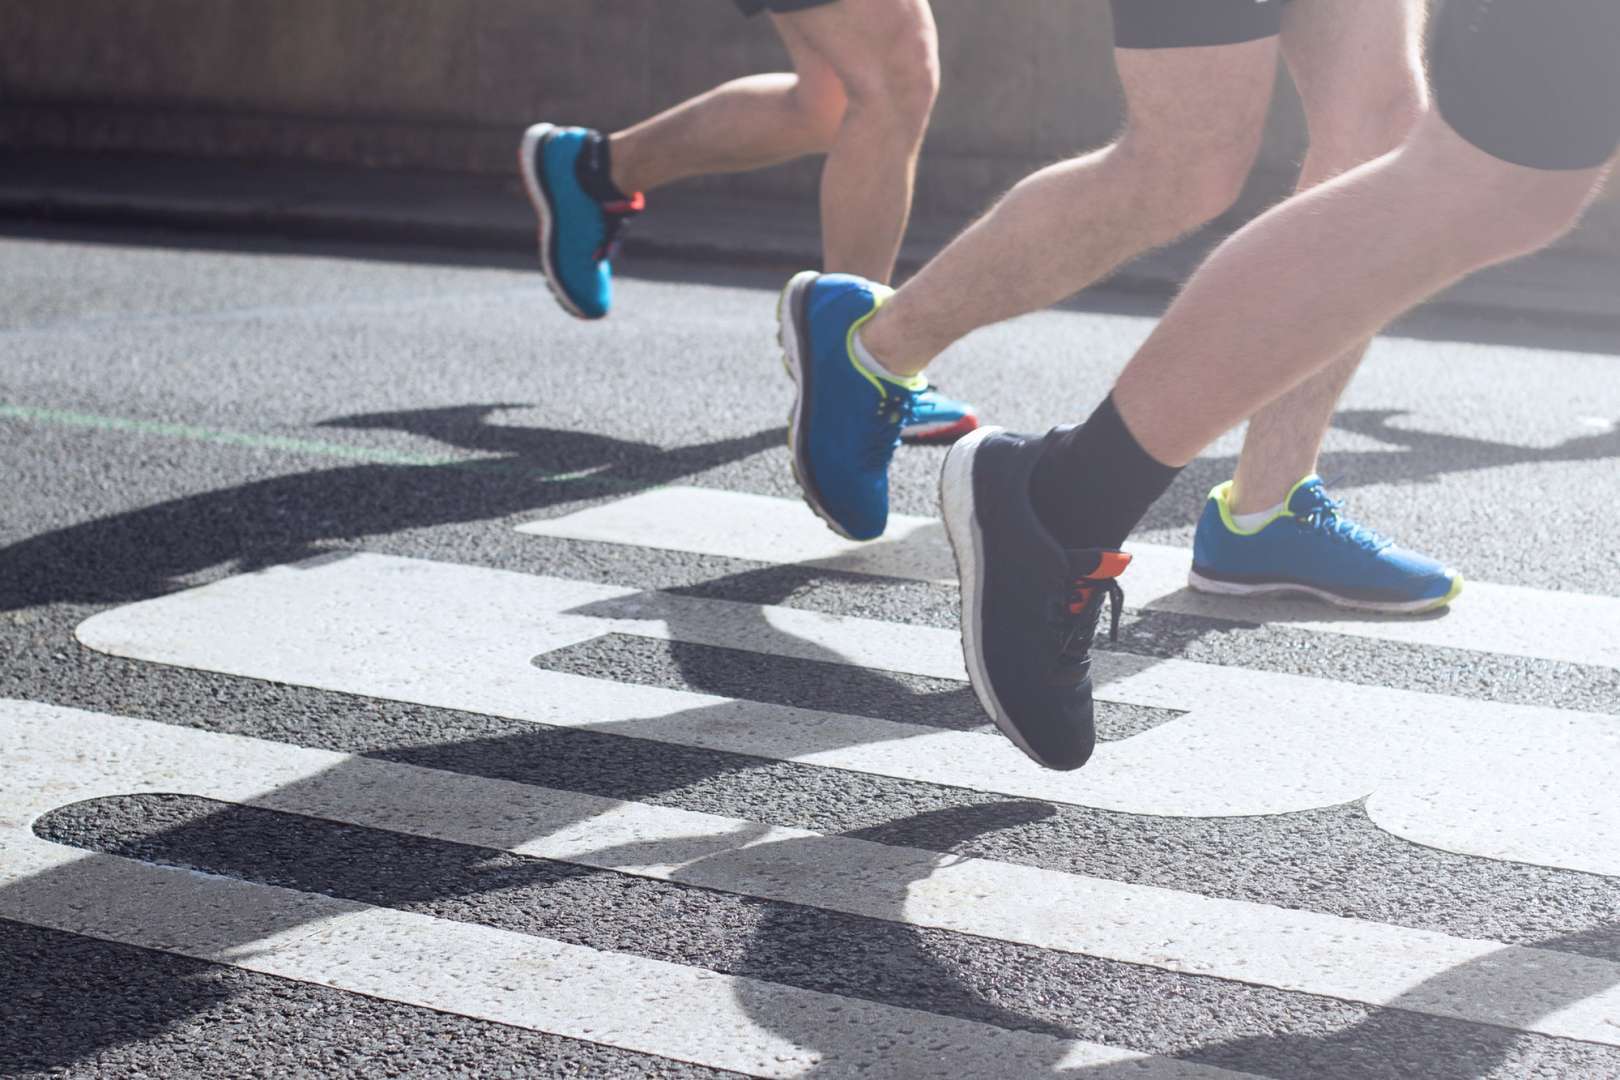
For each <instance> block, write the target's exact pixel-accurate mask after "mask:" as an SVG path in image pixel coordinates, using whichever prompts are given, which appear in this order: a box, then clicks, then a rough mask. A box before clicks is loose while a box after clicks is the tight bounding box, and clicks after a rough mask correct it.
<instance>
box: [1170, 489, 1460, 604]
mask: <svg viewBox="0 0 1620 1080" xmlns="http://www.w3.org/2000/svg"><path fill="white" fill-rule="evenodd" d="M1231 491H1232V484H1231V482H1230V481H1228V482H1227V483H1224V484H1222V485H1220V486H1219V487H1217V488H1215V489H1214V490H1213V491H1211V492H1210V493H1209V502H1208V503H1206V504H1205V506H1204V514H1203V517H1202V518H1200V519H1199V522H1198V534H1197V536H1196V537H1195V539H1194V540H1193V568H1192V574H1191V576H1190V578H1189V579H1188V584H1189V585H1191V586H1192V588H1193V589H1195V590H1197V591H1198V592H1203V593H1214V594H1217V595H1221V596H1267V595H1272V594H1279V593H1294V594H1299V595H1304V596H1312V597H1316V598H1317V599H1319V600H1325V601H1326V602H1328V603H1330V604H1334V605H1337V606H1339V607H1344V608H1353V609H1356V610H1359V611H1380V612H1389V613H1405V614H1417V613H1421V612H1425V611H1433V610H1435V609H1437V608H1442V607H1445V606H1446V605H1447V604H1449V603H1451V602H1452V601H1453V600H1455V599H1456V598H1457V596H1458V594H1459V593H1461V592H1462V589H1463V579H1462V575H1461V574H1459V573H1457V572H1456V571H1455V570H1452V569H1451V568H1449V567H1447V566H1445V565H1444V564H1443V563H1439V562H1436V561H1435V560H1433V559H1431V558H1429V557H1427V556H1425V555H1419V554H1418V553H1417V552H1414V551H1408V550H1407V549H1405V548H1403V547H1400V546H1398V545H1397V544H1396V543H1395V542H1394V541H1393V540H1390V539H1389V538H1388V537H1385V536H1381V535H1380V534H1378V533H1376V532H1374V531H1372V530H1371V529H1368V528H1365V527H1363V526H1361V525H1358V524H1356V523H1355V522H1354V521H1351V520H1350V519H1349V518H1348V517H1346V516H1345V515H1344V507H1343V504H1342V503H1340V502H1338V501H1337V500H1335V499H1332V498H1330V497H1329V496H1328V493H1327V490H1326V489H1325V488H1324V487H1323V485H1322V479H1321V477H1318V476H1307V477H1306V478H1305V479H1303V480H1301V481H1300V482H1299V483H1298V484H1295V485H1294V488H1293V490H1292V491H1290V492H1289V493H1288V499H1287V501H1286V502H1285V503H1284V508H1283V510H1282V511H1281V512H1279V513H1278V514H1277V515H1276V516H1274V517H1273V518H1272V519H1271V520H1269V521H1267V522H1266V523H1265V524H1263V525H1261V526H1260V527H1259V528H1257V529H1250V530H1247V531H1245V530H1243V529H1240V528H1239V527H1238V526H1237V524H1236V522H1234V521H1233V520H1232V510H1231V507H1230V505H1229V500H1230V498H1231Z"/></svg>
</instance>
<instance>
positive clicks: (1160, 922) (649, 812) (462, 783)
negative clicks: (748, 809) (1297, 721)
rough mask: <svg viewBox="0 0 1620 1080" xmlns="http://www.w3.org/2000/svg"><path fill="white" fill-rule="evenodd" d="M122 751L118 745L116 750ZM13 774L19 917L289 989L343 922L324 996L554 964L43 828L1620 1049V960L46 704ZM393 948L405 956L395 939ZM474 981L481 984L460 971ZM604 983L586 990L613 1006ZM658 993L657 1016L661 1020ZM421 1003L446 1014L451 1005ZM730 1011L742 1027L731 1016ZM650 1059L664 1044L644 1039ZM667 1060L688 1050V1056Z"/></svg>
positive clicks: (12, 720) (513, 946) (3, 794)
mask: <svg viewBox="0 0 1620 1080" xmlns="http://www.w3.org/2000/svg"><path fill="white" fill-rule="evenodd" d="M109 747H116V748H117V749H116V752H112V753H109V752H108V748H109ZM0 761H4V762H5V763H6V766H5V770H6V779H7V781H8V782H7V783H6V784H5V786H4V788H3V789H0V847H3V848H4V850H5V851H6V859H5V860H4V862H3V863H0V866H3V867H4V869H3V870H0V915H4V916H6V917H9V918H16V919H20V920H22V921H25V922H33V923H36V924H38V925H44V926H52V927H55V928H57V929H63V930H68V931H70V932H74V933H83V934H89V935H90V936H94V937H108V938H110V939H112V940H119V941H128V942H129V943H131V944H139V945H149V946H151V947H156V948H165V949H170V950H174V951H181V952H186V953H187V954H188V955H200V956H203V957H204V958H207V959H222V960H224V961H225V962H230V963H237V962H238V959H239V958H240V957H243V956H257V957H260V958H261V959H262V958H263V957H264V955H265V954H266V952H267V951H268V952H269V953H270V954H271V955H272V957H273V958H272V960H271V961H270V966H268V967H258V968H255V970H265V971H269V972H270V973H272V974H288V972H287V971H286V969H285V968H284V967H283V966H281V961H280V960H279V959H276V958H274V954H275V952H276V951H277V948H278V947H280V944H281V943H286V944H290V945H297V944H299V943H307V942H309V941H310V940H311V938H312V937H315V936H317V931H316V929H315V927H316V926H318V925H320V924H322V923H323V922H325V921H326V920H330V919H338V920H340V921H345V920H347V921H348V922H354V923H357V924H358V925H357V926H356V927H355V928H354V929H353V930H352V932H353V933H355V934H357V935H358V938H357V939H355V940H344V938H345V935H346V934H347V933H349V932H351V931H349V930H345V931H344V933H334V932H331V931H329V930H328V931H322V932H320V935H321V936H319V946H318V947H317V948H311V949H307V950H305V951H304V953H303V954H302V960H301V963H302V964H303V965H304V966H302V967H300V968H299V969H298V973H296V974H290V975H289V977H293V978H304V979H307V980H308V981H322V982H325V980H326V978H327V977H328V976H329V974H330V972H331V971H332V970H333V969H336V968H343V969H344V970H348V969H347V968H346V967H345V965H346V964H347V963H348V961H349V958H351V957H352V956H353V955H354V954H356V953H357V952H363V951H364V949H365V948H372V947H375V946H376V943H377V940H378V938H377V935H378V934H393V933H395V932H398V933H401V934H405V935H408V936H409V937H410V939H411V940H412V942H414V943H415V944H414V945H413V948H414V949H420V950H421V951H420V952H419V953H418V954H417V955H418V956H420V957H423V958H425V957H429V956H438V957H443V956H454V955H456V953H455V952H454V949H456V948H468V947H470V948H472V949H473V950H474V955H476V956H478V957H487V958H488V961H489V963H490V965H491V967H492V968H493V970H494V972H495V973H496V974H495V975H493V976H492V977H493V978H497V979H498V978H503V977H505V971H506V970H507V969H506V968H503V965H504V964H508V963H509V962H515V961H513V960H512V958H513V957H515V956H520V955H525V954H527V953H529V952H532V950H526V949H525V948H523V947H521V944H520V943H521V942H522V941H525V940H533V939H527V938H524V937H523V936H522V935H506V934H502V933H499V932H497V931H492V930H490V931H486V930H477V931H475V932H472V933H473V940H471V941H466V940H465V939H464V937H462V936H460V935H463V934H464V932H463V931H462V930H458V929H454V927H455V926H456V924H450V923H440V922H436V921H434V920H431V919H423V918H421V917H418V916H400V917H399V918H397V919H396V918H395V917H394V915H393V914H388V915H381V914H377V913H376V912H375V909H370V908H366V907H364V906H363V905H359V904H354V903H349V902H343V901H333V900H325V899H322V898H317V897H311V896H307V895H304V894H298V893H290V892H286V891H284V890H266V889H262V888H259V887H256V886H249V885H245V884H242V883H237V882H229V881H226V880H225V879H221V878H217V877H211V876H199V875H181V876H180V877H178V878H177V877H176V876H174V875H172V874H170V873H169V872H166V871H158V870H156V869H155V868H151V867H143V866H140V865H139V864H134V863H130V862H127V861H125V860H121V859H112V858H109V857H105V856H85V855H83V854H82V853H77V852H73V851H72V849H65V848H61V847H58V846H56V845H53V844H49V843H46V842H45V841H42V840H38V839H37V838H35V837H34V836H33V834H32V833H31V832H29V831H28V827H29V825H30V823H31V822H33V821H34V820H36V819H37V818H38V817H40V816H41V815H43V814H45V813H47V812H49V811H50V810H51V809H53V808H55V807H57V806H61V805H64V804H67V803H72V802H78V801H83V800H87V799H95V798H105V797H109V796H113V795H127V794H142V793H150V792H164V793H177V794H186V795H194V796H197V797H200V798H207V799H214V800H218V801H223V802H230V803H238V804H250V805H253V806H257V807H262V808H266V809H272V810H279V811H285V812H288V813H298V814H304V815H307V816H313V817H319V818H323V819H327V820H332V821H337V822H341V823H344V824H350V825H357V826H362V827H367V828H375V829H384V830H388V831H392V832H399V833H405V834H409V835H415V836H422V837H427V838H431V839H435V840H442V841H447V842H451V843H464V844H473V845H477V846H481V847H487V848H495V849H500V850H506V851H512V852H516V853H519V854H523V855H531V856H535V857H539V858H548V859H555V860H561V861H566V862H571V863H577V864H581V865H585V866H592V867H599V868H604V869H614V870H620V871H623V872H627V873H632V874H636V875H639V876H643V877H650V878H655V879H659V880H668V881H676V882H681V883H683V884H689V885H697V886H701V887H704V888H710V889H718V890H723V891H726V892H731V893H738V894H741V895H746V896H754V897H760V898H764V899H770V900H778V901H784V902H788V903H794V904H803V905H809V906H814V907H818V908H823V909H829V910H836V911H843V912H848V913H851V914H856V915H863V916H867V917H872V918H878V919H884V920H887V921H891V922H900V923H903V924H906V925H912V926H924V927H932V928H938V929H943V930H949V931H953V932H958V933H965V934H973V935H977V936H981V937H987V938H994V939H998V940H1004V941H1013V942H1019V943H1022V944H1027V945H1033V946H1036V947H1039V948H1045V949H1053V950H1058V951H1063V952H1074V953H1085V954H1089V955H1094V956H1101V957H1106V958H1110V959H1114V960H1120V961H1124V962H1127V963H1135V964H1143V965H1147V966H1151V967H1156V968H1161V969H1165V970H1171V971H1176V972H1181V973H1186V974H1196V975H1205V976H1211V977H1214V978H1220V979H1227V980H1232V981H1239V982H1245V983H1255V984H1261V985H1268V986H1275V987H1278V988H1281V989H1284V990H1291V991H1297V992H1301V993H1309V994H1316V995H1323V996H1328V997H1335V998H1341V999H1345V1000H1351V1001H1358V1002H1363V1003H1366V1004H1369V1005H1374V1006H1395V1007H1398V1008H1401V1009H1405V1010H1409V1011H1413V1012H1420V1013H1425V1014H1428V1015H1433V1016H1441V1017H1448V1018H1452V1019H1460V1020H1466V1021H1471V1022H1479V1023H1488V1024H1496V1025H1502V1026H1507V1027H1511V1028H1514V1029H1516V1030H1523V1031H1534V1032H1538V1033H1542V1034H1547V1035H1553V1036H1558V1037H1564V1038H1575V1039H1585V1040H1589V1041H1595V1042H1604V1043H1609V1044H1611V1045H1620V964H1616V963H1615V962H1613V961H1609V960H1601V959H1594V958H1590V957H1583V956H1578V955H1575V954H1571V953H1563V952H1550V951H1547V950H1540V949H1533V948H1523V947H1514V946H1508V945H1504V944H1502V943H1500V942H1493V941H1483V940H1475V939H1467V938H1459V937H1453V936H1449V935H1445V934H1437V933H1432V932H1428V931H1421V930H1411V929H1406V928H1402V927H1395V926H1388V925H1385V924H1382V923H1375V922H1366V921H1363V920H1358V919H1350V918H1344V917H1341V916H1335V915H1325V914H1320V913H1314V912H1303V911H1295V910H1291V909H1287V908H1278V907H1272V906H1270V905H1266V904H1257V903H1252V902H1248V901H1236V900H1223V899H1217V898H1212V897H1206V896H1201V895H1198V894H1196V893H1188V892H1181V891H1176V890H1172V889H1164V888H1157V887H1152V886H1141V885H1130V884H1124V883H1120V882H1114V881H1109V880H1106V879H1099V878H1090V877H1084V876H1081V875H1075V874H1065V873H1060V872H1057V871H1051V870H1042V869H1039V868H1035V867H1028V866H1018V865H1012V864H1006V863H997V862H993V861H990V860H985V859H975V858H962V857H959V856H948V855H942V854H939V853H936V852H929V851H922V850H917V849H912V848H904V847H892V846H888V845H883V844H877V843H873V842H870V841H865V840H857V839H853V838H850V837H841V836H823V835H820V834H817V833H813V832H808V831H804V830H796V829H784V828H778V827H771V826H766V825H762V824H758V823H755V822H750V821H743V820H738V819H734V818H726V817H719V816H715V815H710V814H702V813H694V812H691V811H685V810H677V809H670V808H665V807H658V806H650V805H647V804H643V803H632V802H620V801H616V800H611V799H603V798H599V797H596V796H590V795H581V794H576V793H572V792H565V791H557V790H551V789H547V788H541V787H536V786H531V785H525V784H520V783H515V782H511V781H503V780H490V779H485V778H481V777H476V776H465V775H459V774H453V773H445V772H439V771H435V770H431V769H424V768H419V767H416V766H410V765H401V764H395V763H390V762H385V761H379V760H375V759H370V758H364V757H352V756H348V755H344V754H338V753H333V752H330V751H323V750H310V749H305V748H301V747H295V746H290V745H286V744H282V743H274V742H268V741H264V740H259V739H252V738H247V737H244V736H239V735H224V734H218V733H213V732H205V731H200V730H197V729H192V728H183V727H171V726H168V725H163V724H157V723H153V722H151V721H145V720H136V719H129V718H123V717H115V716H108V715H104V714H98V713H91V712H84V711H80V710H75V709H65V708H59V707H55V706H48V705H41V704H37V703H31V702H21V701H0ZM30 862H32V863H33V864H34V865H33V866H32V867H29V865H28V864H29V863H30ZM188 882H190V883H191V884H190V885H189V886H188V884H187V883H188ZM130 897H142V898H144V900H145V902H146V903H145V906H144V907H139V908H135V909H133V910H132V909H131V907H130V905H129V898H130ZM130 935H134V936H133V937H131V936H130ZM457 942H462V944H457ZM535 948H538V949H540V950H542V952H544V954H545V956H546V958H547V962H548V963H556V964H559V965H562V966H563V967H565V968H569V965H571V964H575V963H576V962H580V963H582V962H584V961H582V960H580V958H579V956H577V955H575V954H574V953H570V952H569V947H567V946H557V945H555V943H549V942H547V943H543V944H542V945H540V946H536V947H535ZM387 950H388V953H392V952H393V951H394V946H393V945H389V946H387ZM547 950H560V951H547ZM577 952H578V953H579V954H588V955H589V957H590V958H591V960H592V962H593V963H596V964H603V965H606V966H607V967H609V968H613V970H615V971H619V972H621V977H624V978H626V979H628V980H629V981H628V982H627V984H626V985H629V986H638V987H639V986H645V985H647V983H648V980H649V979H651V978H653V974H652V973H653V972H661V971H662V970H663V968H665V967H673V966H674V965H662V966H658V965H654V966H653V967H651V968H647V969H639V968H638V967H637V965H640V964H643V963H645V964H648V965H653V962H652V961H635V960H633V959H627V958H623V957H618V958H616V959H613V960H611V961H600V960H598V959H596V958H600V957H604V956H608V957H611V956H613V954H603V953H596V952H594V951H593V950H578V951H577ZM491 954H493V955H491ZM339 957H342V958H343V959H342V960H340V959H339ZM423 962H424V964H425V963H427V961H426V960H425V959H424V961H423ZM435 962H436V961H435ZM615 964H617V965H620V966H619V967H617V968H614V967H613V965H615ZM625 965H628V967H626V966H625ZM241 966H250V965H247V964H242V965H241ZM453 970H455V971H457V972H465V971H466V970H467V967H466V965H465V964H460V963H458V964H457V965H456V966H455V967H454V969H453ZM685 970H688V969H677V974H676V975H675V976H674V977H675V978H676V979H677V980H679V979H680V978H681V977H682V976H680V975H679V972H680V971H685ZM569 972H570V973H569V974H568V975H567V977H568V978H570V979H576V978H580V975H579V973H578V972H577V971H574V970H573V969H572V968H569ZM420 974H421V971H420V970H419V969H417V968H414V967H412V968H410V969H409V970H394V969H391V968H387V967H384V968H380V969H375V970H374V971H373V972H372V973H368V974H366V975H365V976H363V978H365V979H367V980H370V979H373V978H378V979H381V978H384V977H388V978H392V979H393V980H395V981H397V982H398V983H402V984H407V985H417V984H416V983H415V980H416V979H418V978H419V976H420ZM359 977H362V976H360V975H358V974H357V973H355V972H352V971H351V972H350V974H349V975H346V976H345V978H346V979H348V980H349V981H346V982H327V983H326V984H327V985H336V986H339V987H340V988H343V989H356V990H359V991H360V992H364V993H378V987H379V986H381V987H383V988H385V989H386V987H387V986H388V985H389V984H388V983H374V982H371V981H365V982H362V983H359V984H356V983H355V982H354V981H353V980H354V979H355V978H359ZM559 977H562V976H559ZM658 977H663V976H662V975H660V976H658ZM476 983H477V980H475V984H476ZM421 985H423V986H428V987H432V989H433V991H434V992H443V991H444V990H445V989H446V988H445V987H440V986H436V985H435V984H434V981H433V980H432V979H429V980H427V981H426V982H424V983H422V984H421ZM591 986H594V984H589V983H588V985H587V989H586V990H585V993H586V994H587V995H590V994H594V993H597V991H596V990H594V989H591V988H590V987H591ZM570 992H573V991H572V987H570ZM754 992H755V990H754V989H753V988H746V989H742V990H739V991H738V994H739V995H740V996H741V997H742V998H743V999H744V1000H747V998H748V997H749V995H750V994H752V993H754ZM793 993H797V992H793ZM383 996H390V995H389V994H387V993H384V994H383ZM810 997H811V998H817V997H819V995H810ZM396 1000H410V999H396ZM636 1000H637V1004H638V1007H646V1006H647V1004H648V1003H647V1002H646V1001H645V1000H644V999H636ZM705 1000H707V999H705ZM417 1003H419V1004H428V1005H430V1006H432V1007H435V1008H443V1007H446V1006H445V1005H444V1004H443V1003H442V1000H441V999H433V1000H419V1001H417ZM477 1007H478V1008H487V1007H488V1006H487V1005H482V1004H480V1005H479V1006H477ZM806 1007H808V1006H806ZM580 1010H581V1011H580V1015H581V1016H582V1017H583V1016H588V1015H589V1016H594V1017H595V1019H596V1021H597V1022H599V1023H602V1022H604V1020H603V1018H602V1017H601V1016H600V1015H597V1014H596V1013H595V1010H594V1006H592V1008H591V1010H590V1011H586V1009H585V1007H584V1006H583V1005H582V1006H581V1007H580ZM453 1011H457V1012H464V1013H465V1014H466V1015H478V1016H486V1017H487V1018H489V1019H500V1020H503V1022H508V1023H512V1022H518V1023H523V1024H524V1026H531V1025H532V1024H538V1023H544V1024H545V1025H548V1026H545V1027H544V1030H558V1028H557V1026H556V1025H558V1024H559V1023H565V1021H563V1020H558V1019H557V1018H555V1017H554V1016H553V1017H548V1018H547V1019H545V1020H544V1021H536V1020H533V1019H532V1018H530V1014H528V1013H524V1012H521V1011H520V1012H519V1013H518V1014H516V1018H515V1019H514V1018H512V1015H513V1014H503V1015H501V1016H489V1015H488V1014H487V1013H486V1012H481V1011H468V1009H467V1005H466V1003H465V1002H463V1001H459V999H458V1003H457V1004H456V1005H454V1006H453ZM726 1015H727V1014H722V1017H721V1021H722V1026H724V1024H725V1023H727V1022H729V1021H727V1020H726ZM869 1019H870V1020H871V1021H872V1022H881V1023H884V1024H890V1023H894V1022H897V1021H899V1020H906V1021H908V1022H914V1021H911V1020H910V1018H909V1017H906V1018H897V1017H893V1016H878V1017H872V1018H869ZM767 1026H770V1025H767ZM818 1027H819V1022H818ZM878 1030H889V1029H887V1028H879V1029H878ZM560 1033H564V1034H567V1033H569V1032H567V1031H566V1030H564V1031H561V1032H560ZM745 1035H746V1036H748V1037H751V1038H757V1033H747V1032H745V1033H742V1034H741V1035H739V1034H738V1033H737V1032H735V1031H733V1032H732V1037H737V1038H743V1037H744V1036H745ZM583 1037H591V1036H589V1035H587V1036H583ZM745 1041H746V1039H745ZM801 1041H802V1040H801ZM810 1042H812V1043H814V1040H810ZM613 1045H627V1044H625V1043H617V1042H616V1043H613ZM628 1048H630V1049H643V1050H647V1047H646V1045H645V1043H644V1042H641V1043H637V1044H635V1045H629V1046H628ZM647 1052H652V1053H659V1054H662V1055H664V1056H675V1057H687V1055H686V1054H682V1053H677V1052H672V1049H671V1048H670V1047H668V1046H665V1047H664V1048H661V1049H650V1050H648V1051H647ZM688 1060H698V1059H696V1058H691V1057H688ZM711 1063H712V1062H711ZM724 1067H728V1068H737V1067H739V1066H737V1065H734V1064H733V1065H727V1066H724ZM902 1075H905V1074H902ZM959 1075H990V1074H979V1073H975V1072H972V1071H968V1072H966V1073H962V1074H959Z"/></svg>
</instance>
